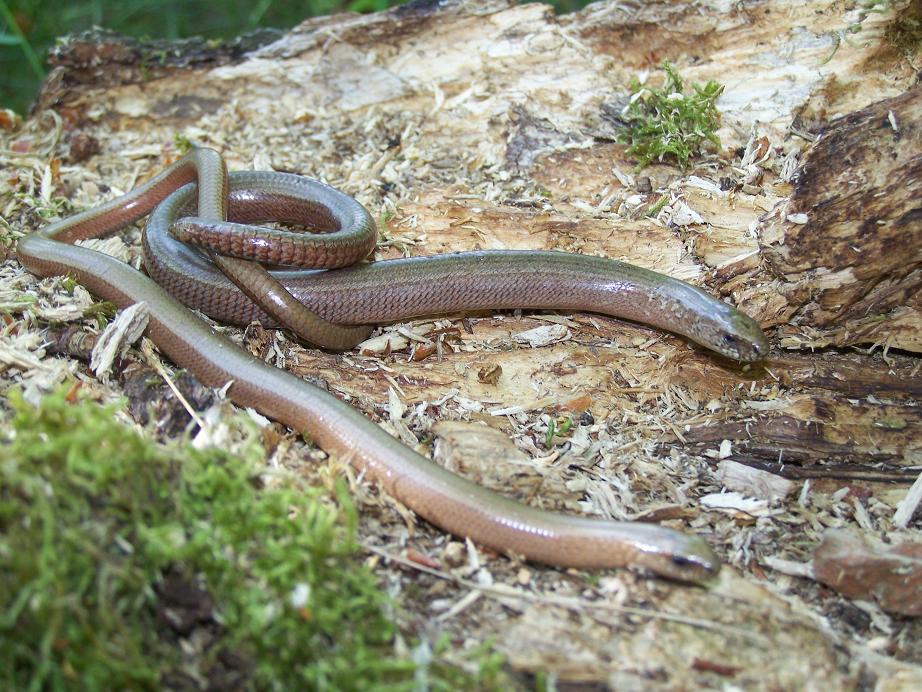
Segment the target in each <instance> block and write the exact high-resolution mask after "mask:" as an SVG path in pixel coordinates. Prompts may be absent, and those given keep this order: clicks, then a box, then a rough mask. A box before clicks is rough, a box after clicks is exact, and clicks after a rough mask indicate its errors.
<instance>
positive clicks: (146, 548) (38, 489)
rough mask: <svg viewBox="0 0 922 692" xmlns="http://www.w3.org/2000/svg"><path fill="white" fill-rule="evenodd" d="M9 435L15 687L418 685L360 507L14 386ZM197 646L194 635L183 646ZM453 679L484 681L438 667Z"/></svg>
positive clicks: (2, 673)
mask: <svg viewBox="0 0 922 692" xmlns="http://www.w3.org/2000/svg"><path fill="white" fill-rule="evenodd" d="M9 405H10V407H11V416H10V420H8V421H7V423H8V425H6V426H5V427H6V430H7V431H8V433H7V435H6V439H0V687H2V688H3V689H46V688H47V689H62V688H68V687H70V688H73V687H75V686H80V687H81V688H84V689H100V688H105V689H139V688H140V689H143V688H151V689H153V688H159V687H163V686H165V685H167V686H175V685H176V684H177V682H176V681H177V680H179V681H182V682H185V683H186V684H189V683H190V682H191V683H192V686H193V687H195V686H200V687H201V686H205V685H207V684H209V683H217V682H218V681H219V680H224V681H227V680H231V681H234V685H233V686H235V687H243V688H256V689H308V688H310V689H315V688H330V689H362V688H369V687H376V688H377V687H381V686H382V685H383V686H387V687H396V688H401V689H403V688H410V687H412V682H413V680H414V676H418V675H419V674H420V672H421V666H420V665H418V664H414V663H412V662H410V661H408V660H406V659H401V658H400V657H398V656H396V655H394V653H393V644H392V642H393V637H394V634H395V631H394V625H393V623H392V622H391V621H390V620H389V618H388V617H387V616H386V611H387V608H388V606H389V604H388V601H387V598H386V597H385V596H384V595H383V594H382V593H381V592H380V591H379V590H378V588H377V586H376V584H375V579H374V576H373V575H372V574H371V573H370V572H369V571H368V570H367V569H365V568H364V567H363V566H362V565H361V564H360V562H359V560H358V557H357V555H356V544H355V541H354V524H355V520H356V517H355V512H354V510H353V509H352V508H351V506H350V505H349V504H348V501H347V500H346V499H345V493H344V492H341V493H339V495H340V498H339V500H338V505H339V509H338V510H337V509H336V508H334V507H332V506H331V503H330V501H329V500H328V499H325V498H323V497H321V496H320V494H319V491H317V490H315V489H312V488H310V487H305V485H304V484H303V483H302V482H301V481H300V480H298V479H297V478H294V477H287V476H286V477H281V478H273V479H272V483H270V484H269V485H268V486H264V485H263V484H262V483H261V482H260V479H259V476H258V473H259V472H260V471H261V470H264V469H261V468H260V467H259V466H258V462H259V461H260V459H261V457H262V450H261V449H260V447H259V444H258V442H257V439H258V436H257V435H256V434H255V433H254V434H253V435H252V437H251V439H249V440H248V441H246V442H245V444H244V445H243V449H242V451H240V452H238V453H230V452H228V451H222V450H219V449H214V448H212V449H206V450H195V449H192V448H190V447H189V446H186V445H182V446H180V445H173V446H160V445H155V444H153V443H151V442H149V441H147V440H145V439H144V438H142V437H141V436H140V435H138V434H137V433H136V432H135V431H134V430H132V429H130V428H128V427H126V426H124V425H122V424H121V423H119V422H117V420H115V414H116V408H115V407H102V406H99V405H97V404H95V403H93V402H91V401H88V400H84V399H78V400H77V401H75V402H73V401H69V400H68V398H67V396H66V395H65V394H64V393H63V392H59V393H56V394H53V395H49V396H47V397H45V399H44V401H43V402H42V404H41V406H40V407H39V408H32V407H31V406H29V405H28V404H26V403H25V402H24V401H23V400H22V399H21V397H20V396H19V395H18V394H17V393H16V392H15V391H14V392H12V393H11V396H10V397H9ZM181 638H182V639H183V640H184V641H183V644H184V646H180V639H181ZM422 672H423V673H425V674H426V675H427V676H429V677H430V678H432V679H433V680H434V681H435V684H433V688H438V689H447V688H448V687H449V686H450V685H449V682H451V684H452V685H453V684H454V683H455V682H456V681H458V680H461V681H462V682H463V683H464V684H465V685H483V684H487V683H488V677H489V676H490V675H492V674H493V673H494V672H495V667H490V666H487V668H485V669H484V672H483V675H482V676H476V677H470V676H468V675H467V674H466V673H463V672H461V671H459V670H457V669H452V668H449V667H446V666H444V665H440V664H438V663H437V662H436V663H431V662H430V663H428V664H426V667H425V670H422Z"/></svg>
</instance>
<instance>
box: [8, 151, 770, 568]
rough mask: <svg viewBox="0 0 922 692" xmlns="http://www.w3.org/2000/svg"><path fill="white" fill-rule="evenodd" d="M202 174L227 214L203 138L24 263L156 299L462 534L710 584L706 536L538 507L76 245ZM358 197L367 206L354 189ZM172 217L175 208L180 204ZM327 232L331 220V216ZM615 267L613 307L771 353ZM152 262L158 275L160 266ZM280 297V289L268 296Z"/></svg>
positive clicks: (264, 403) (197, 354)
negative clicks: (464, 472) (420, 448)
mask: <svg viewBox="0 0 922 692" xmlns="http://www.w3.org/2000/svg"><path fill="white" fill-rule="evenodd" d="M194 175H197V176H198V182H199V187H200V194H199V201H198V214H199V216H200V217H202V218H203V219H205V225H208V224H220V222H222V221H223V220H224V216H225V211H226V208H227V207H226V199H227V192H226V191H227V176H226V170H225V167H224V163H223V160H222V159H221V158H220V156H219V155H218V154H217V153H216V152H209V151H208V150H196V151H194V152H192V153H191V154H190V155H188V156H187V157H184V158H183V159H181V160H180V161H177V162H176V163H175V164H174V165H173V166H171V167H170V168H168V169H166V170H165V171H164V172H163V173H161V174H160V175H158V176H157V177H155V178H153V179H152V180H151V181H150V182H148V183H147V184H145V185H144V186H142V187H141V188H138V190H136V191H135V192H132V193H129V194H128V195H126V196H125V197H124V198H122V199H119V200H114V201H112V202H109V203H107V204H105V205H103V206H101V207H99V208H97V209H94V210H90V211H88V212H84V213H83V214H79V215H77V216H75V217H72V218H71V219H66V220H63V221H60V222H57V223H55V224H52V225H51V226H49V227H48V228H46V229H44V230H42V231H40V232H37V233H33V234H32V235H31V236H28V237H26V238H24V239H22V240H21V241H20V243H19V246H18V250H17V251H18V255H19V258H20V261H21V262H22V263H23V265H24V266H25V267H26V268H27V269H29V270H30V271H32V272H34V273H36V274H39V275H42V276H50V275H61V274H69V275H72V276H74V277H75V278H77V279H78V280H79V281H81V282H82V283H83V284H84V285H85V286H86V287H87V288H88V289H89V290H90V291H92V292H94V293H96V294H98V295H101V296H103V297H104V298H106V299H107V300H110V301H112V302H114V303H116V304H117V305H119V306H120V307H122V308H124V307H126V306H128V305H131V304H134V303H136V302H139V301H146V302H147V303H148V305H149V308H150V314H149V326H148V334H149V335H150V337H151V338H152V339H153V341H154V342H155V343H156V344H157V345H158V346H159V347H160V348H161V349H162V350H163V351H164V352H165V353H166V354H167V355H168V356H169V357H170V358H171V359H172V360H173V361H174V362H175V363H176V364H178V365H180V366H181V367H185V368H188V369H189V370H191V371H192V372H193V373H195V375H196V376H197V377H198V378H199V379H200V380H201V381H202V382H203V383H205V384H206V385H208V386H212V387H221V386H224V385H225V384H227V383H228V382H232V385H231V386H230V388H229V390H228V393H229V396H230V397H231V399H232V400H233V401H235V402H236V403H238V404H240V405H243V406H252V407H253V408H255V409H257V410H258V411H260V412H261V413H263V414H264V415H266V416H269V417H270V418H274V419H276V420H279V421H281V422H283V423H285V424H287V425H289V426H291V427H292V428H294V429H296V430H300V431H302V432H304V433H306V434H309V435H310V436H311V437H312V438H314V439H315V440H316V441H317V442H318V443H319V444H320V445H321V446H322V447H323V448H324V449H326V450H328V451H330V452H333V453H337V454H342V455H344V456H345V458H348V459H349V460H350V461H351V462H352V463H353V464H355V465H356V466H357V467H358V468H359V469H362V470H364V471H366V472H367V473H368V474H369V476H370V477H371V478H372V479H374V480H375V481H377V482H378V483H380V484H381V485H382V487H383V488H384V489H385V490H386V491H387V492H388V493H390V494H391V495H392V496H394V497H395V498H397V499H398V500H400V501H401V502H403V503H404V504H406V505H407V506H408V507H410V508H411V509H413V510H414V511H416V512H417V513H418V514H420V515H421V516H422V517H424V518H426V519H428V520H429V521H431V522H432V523H434V524H436V525H437V526H440V527H441V528H443V529H445V530H447V531H449V532H451V533H454V534H456V535H459V536H465V537H469V538H471V539H472V540H474V541H476V542H478V543H481V544H483V545H486V546H489V547H491V548H494V549H497V550H501V551H510V552H513V553H516V554H520V555H524V556H525V557H526V558H528V559H531V560H535V561H538V562H543V563H549V564H554V565H560V566H571V567H621V566H628V565H633V566H638V567H642V568H645V569H648V570H650V571H652V572H654V573H656V574H659V575H663V576H666V577H671V578H674V579H679V580H684V581H690V582H703V581H705V580H707V579H709V578H711V577H712V576H713V575H714V574H716V572H717V571H718V569H719V561H718V560H717V557H716V555H715V554H714V552H713V551H712V549H711V548H710V546H709V545H708V544H707V543H706V542H705V541H704V540H703V539H701V538H699V537H696V536H690V535H687V534H683V533H680V532H677V531H673V530H670V529H666V528H662V527H659V526H655V525H650V524H641V523H631V522H610V521H601V520H596V519H588V518H584V517H571V516H563V515H559V514H553V513H550V512H545V511H540V510H536V509H533V508H531V507H527V506H525V505H521V504H519V503H517V502H513V501H511V500H508V499H506V498H504V497H502V496H500V495H497V494H495V493H493V492H491V491H488V490H486V489H484V488H482V487H480V486H478V485H476V484H474V483H471V482H470V481H467V480H465V479H463V478H461V477H459V476H456V475H454V474H452V473H450V472H448V471H446V470H444V469H442V468H441V467H439V466H437V465H435V464H433V463H432V462H430V461H429V460H428V459H426V458H425V457H423V456H421V455H419V454H416V453H415V452H413V451H412V450H410V449H408V448H407V447H405V446H404V445H403V444H401V443H400V442H399V441H397V440H395V439H394V438H392V437H391V436H390V435H388V434H387V433H386V432H385V431H384V430H383V429H381V428H380V427H378V426H377V425H375V424H374V423H373V422H371V421H370V420H368V419H366V418H365V417H364V416H362V415H361V414H360V413H359V412H358V411H356V410H355V409H353V408H351V407H350V406H348V405H347V404H345V403H343V402H341V401H340V400H338V399H336V398H335V397H333V396H331V395H329V394H327V393H326V392H324V391H321V390H320V389H318V388H316V387H314V386H312V385H310V384H307V383H306V382H304V381H302V380H300V379H298V378H296V377H293V376H292V375H290V374H288V373H286V372H284V371H281V370H278V369H276V368H273V367H271V366H268V365H266V364H265V363H263V362H262V361H260V360H258V359H256V358H254V357H252V356H250V355H249V354H248V353H246V352H245V351H243V350H242V349H240V348H238V347H237V346H235V345H234V344H233V343H231V342H230V341H229V340H228V339H226V338H224V337H223V336H220V335H218V334H216V333H215V332H213V331H212V329H211V328H210V327H209V326H208V325H207V324H206V323H205V322H203V321H202V320H200V319H198V318H197V317H195V315H193V314H192V313H191V312H190V311H189V310H188V309H187V308H185V307H184V306H183V305H182V304H181V303H180V302H179V301H177V300H176V299H175V298H173V297H172V296H171V295H169V294H168V293H166V292H165V291H164V289H163V288H161V287H160V286H158V285H157V284H156V283H154V282H153V281H152V280H151V279H149V278H148V277H146V276H144V275H143V274H141V273H139V272H137V271H135V270H134V269H132V268H131V267H129V266H127V265H125V264H123V263H121V262H119V261H117V260H115V259H113V258H111V257H109V256H107V255H103V254H100V253H97V252H94V251H92V250H88V249H85V248H81V247H77V246H74V245H71V244H69V243H71V242H73V241H75V240H78V239H82V238H90V237H96V236H98V235H103V234H105V233H110V232H112V231H114V230H116V229H118V228H120V227H122V226H124V225H125V224H127V223H130V222H132V221H134V220H136V219H138V218H140V217H141V216H143V215H145V214H147V213H148V212H149V211H150V210H151V209H152V208H153V206H154V205H156V204H159V203H160V202H161V201H162V200H163V199H164V197H165V196H166V195H167V194H169V193H170V192H172V190H173V189H175V188H176V187H178V186H180V185H183V184H185V183H187V182H188V181H189V179H190V178H191V177H192V176H194ZM254 176H255V177H254ZM267 176H269V177H267ZM260 181H262V182H260ZM232 182H233V183H235V184H236V185H237V186H238V191H246V192H243V193H242V194H241V195H240V197H241V198H246V197H247V196H248V195H249V196H251V197H256V198H259V199H260V200H261V202H260V203H261V204H262V205H263V211H262V212H255V216H256V217H259V218H262V217H263V215H264V213H265V209H266V208H267V207H268V208H269V209H270V210H271V211H273V212H275V211H278V212H279V213H280V214H281V216H282V217H283V220H290V219H287V218H285V216H286V213H287V214H289V215H290V211H291V208H292V207H297V208H298V209H299V210H301V211H306V212H307V213H308V216H309V217H312V218H313V219H314V220H316V219H318V218H319V219H320V221H321V223H323V222H324V220H325V219H324V214H325V215H326V221H328V220H329V218H331V217H332V218H336V217H337V215H339V216H340V219H341V220H340V221H339V222H338V223H339V226H340V228H343V227H347V226H348V223H347V222H345V221H343V220H342V219H344V217H343V216H342V214H341V213H340V212H343V210H344V209H345V213H346V214H348V213H357V212H354V208H353V207H352V206H351V205H350V203H349V201H348V200H349V198H347V197H346V196H345V195H342V193H339V192H338V191H335V190H333V189H332V188H329V187H327V186H324V185H321V184H319V183H314V182H313V181H306V180H305V179H303V178H299V177H297V176H286V175H283V174H266V173H262V174H259V173H256V174H238V175H237V176H236V177H235V178H234V179H233V180H232ZM270 184H271V185H273V186H274V187H272V188H271V189H268V192H267V188H266V187H264V186H268V185H270ZM247 185H250V186H251V187H249V188H247V187H246V186H247ZM191 190H192V188H188V189H187V191H186V192H185V193H183V194H186V195H191V194H192V192H191ZM286 200H287V204H286ZM292 200H299V201H292ZM185 204H186V202H185V201H183V202H181V203H177V202H176V201H175V199H174V201H173V202H172V203H169V201H168V203H165V204H162V205H160V207H158V208H157V210H155V211H154V214H153V216H152V221H151V224H152V225H156V224H157V223H159V221H158V219H162V218H163V215H164V214H165V213H166V212H163V208H164V207H168V208H169V209H168V210H167V211H169V212H170V214H173V213H178V211H180V210H182V209H184V208H185ZM351 204H352V205H355V206H358V205H357V203H355V202H354V201H353V202H352V203H351ZM337 205H339V206H337ZM343 205H345V206H343ZM286 210H288V212H286ZM350 210H352V211H351V212H350ZM167 216H169V214H167ZM359 216H360V215H359ZM172 218H175V217H172V216H170V219H171V220H172ZM243 218H244V219H245V220H252V219H253V218H254V215H253V214H251V215H249V216H247V215H246V214H244V216H243ZM322 230H331V229H329V224H327V228H326V229H322ZM247 232H249V231H247ZM62 241H63V242H62ZM515 254H518V255H521V254H529V253H515ZM530 254H531V255H532V257H531V259H532V262H531V265H530V271H539V272H540V271H541V264H540V262H541V261H542V260H543V259H544V255H546V254H557V255H563V253H530ZM563 256H564V257H567V258H570V257H572V256H568V255H563ZM449 257H452V258H457V259H458V261H460V262H462V263H463V262H464V261H466V258H465V257H464V256H463V255H454V256H449ZM148 259H150V256H148ZM224 259H225V260H226V259H227V258H224ZM589 259H594V258H589ZM442 261H443V262H444V261H445V260H442ZM475 261H476V262H479V261H480V260H479V259H476V260H475ZM535 261H537V262H538V264H535ZM377 264H386V263H383V262H382V263H377ZM372 266H374V265H372ZM413 266H415V267H416V269H415V272H416V273H417V274H421V275H422V276H423V277H424V278H426V279H427V280H428V281H431V280H432V274H431V273H430V272H429V270H428V269H427V265H425V264H417V265H413ZM465 266H466V265H465ZM506 269H507V270H508V266H507V267H506ZM611 269H612V272H613V273H612V275H611V276H609V277H608V281H607V288H608V294H609V296H610V297H613V298H614V299H615V300H614V302H613V307H612V306H609V309H608V310H606V312H608V313H609V314H615V315H618V316H628V317H635V318H636V313H635V312H634V311H632V310H631V309H630V308H631V306H630V299H636V298H637V297H638V296H641V297H642V296H644V295H646V296H647V303H646V305H645V306H644V307H646V308H647V309H650V308H651V307H652V308H653V315H652V317H653V318H654V319H645V320H644V321H646V322H653V323H654V324H657V323H658V324H660V325H663V326H667V327H669V328H672V329H674V330H676V331H680V332H681V333H688V335H689V336H691V337H692V338H694V339H696V340H697V341H699V342H701V343H703V344H705V345H707V346H709V347H710V348H712V349H715V350H718V351H720V352H721V353H724V354H728V353H729V354H731V355H734V356H736V357H742V358H747V359H751V358H752V357H753V356H755V357H758V356H759V355H764V353H765V352H766V350H767V343H766V341H765V337H764V335H762V333H761V331H760V330H759V328H758V326H756V325H755V323H754V322H753V321H752V320H751V319H749V318H748V317H746V316H745V315H742V314H741V313H739V312H737V311H735V310H733V309H732V308H729V306H726V305H725V304H723V303H721V302H720V301H717V300H716V299H713V298H711V297H710V296H708V295H707V294H706V293H704V292H702V291H698V290H697V289H694V288H693V287H691V286H688V285H687V284H684V283H682V282H678V281H675V280H673V279H669V278H668V277H665V276H661V275H658V274H654V273H653V272H646V271H644V270H640V269H639V268H636V267H632V266H631V265H625V264H624V263H619V262H612V263H611ZM151 273H152V274H156V272H155V271H153V270H151ZM508 273H509V272H508V271H507V274H508ZM376 275H377V276H379V277H380V276H381V275H380V274H376ZM637 277H640V279H642V280H638V278H637ZM651 282H652V283H651ZM638 284H639V285H638ZM250 288H251V289H252V288H253V286H252V285H250ZM558 288H559V287H558ZM180 290H182V289H181V287H180ZM282 290H283V291H284V289H282ZM250 292H251V291H247V293H250ZM378 292H379V293H381V294H382V295H394V294H393V291H392V289H391V288H390V287H387V286H385V285H379V286H378ZM651 292H652V294H653V295H652V296H651V295H649V294H650V293H651ZM273 300H274V299H273V298H270V299H269V302H272V301H273ZM261 306H262V304H261ZM593 307H594V306H593ZM280 312H281V313H284V310H282V311H280ZM683 317H684V318H685V320H686V321H688V322H690V323H692V322H693V323H694V324H695V325H697V324H699V323H704V324H705V325H707V327H708V328H707V330H705V331H701V330H700V329H699V328H698V327H695V326H694V325H692V324H687V325H685V324H681V323H678V322H677V320H681V319H682V318H683ZM322 324H326V323H322ZM329 326H331V327H332V325H329ZM683 329H684V331H683Z"/></svg>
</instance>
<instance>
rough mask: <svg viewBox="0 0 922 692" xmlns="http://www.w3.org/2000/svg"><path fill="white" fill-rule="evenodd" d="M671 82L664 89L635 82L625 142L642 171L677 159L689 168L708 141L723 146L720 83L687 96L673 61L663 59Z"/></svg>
mask: <svg viewBox="0 0 922 692" xmlns="http://www.w3.org/2000/svg"><path fill="white" fill-rule="evenodd" d="M661 67H662V69H663V70H664V71H665V72H666V81H665V83H664V84H663V86H662V87H661V88H659V89H654V88H650V87H645V86H643V85H641V84H640V82H638V81H637V80H634V81H633V82H631V91H632V92H633V93H632V96H631V101H630V104H629V105H628V107H627V109H626V110H625V112H624V114H623V119H624V121H625V127H624V129H623V130H622V133H621V135H620V136H619V139H620V141H622V142H624V143H626V144H629V145H630V146H628V148H627V153H628V154H629V155H631V156H636V157H637V160H638V164H637V167H638V169H640V168H643V167H644V166H646V165H647V164H649V163H650V162H651V161H664V160H666V159H674V160H675V161H676V162H677V163H678V164H679V165H680V166H682V167H683V168H685V167H687V166H688V161H689V159H690V158H691V157H692V156H693V155H694V154H697V153H700V151H701V147H702V145H703V144H704V143H705V142H711V143H713V144H714V145H715V146H718V147H719V146H720V140H719V139H718V138H717V135H716V134H715V131H716V129H717V127H718V126H719V124H720V113H719V112H718V111H717V106H716V102H717V98H718V97H719V96H720V94H721V93H722V92H723V86H722V85H720V84H718V83H717V82H714V81H708V83H707V84H704V85H701V84H693V85H692V93H690V94H689V93H685V85H684V83H683V81H682V78H681V77H680V76H679V74H678V73H677V72H676V71H675V69H674V68H673V67H672V65H670V64H669V62H668V61H665V60H664V61H663V63H662V65H661Z"/></svg>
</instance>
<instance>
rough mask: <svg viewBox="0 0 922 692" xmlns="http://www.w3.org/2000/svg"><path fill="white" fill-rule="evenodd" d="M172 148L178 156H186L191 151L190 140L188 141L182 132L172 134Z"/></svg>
mask: <svg viewBox="0 0 922 692" xmlns="http://www.w3.org/2000/svg"><path fill="white" fill-rule="evenodd" d="M173 146H175V147H176V151H178V152H179V153H180V154H188V153H189V152H190V151H192V146H193V145H192V140H190V139H189V138H188V137H186V135H184V134H183V133H182V132H174V133H173Z"/></svg>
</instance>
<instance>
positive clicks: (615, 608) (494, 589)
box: [362, 543, 770, 644]
mask: <svg viewBox="0 0 922 692" xmlns="http://www.w3.org/2000/svg"><path fill="white" fill-rule="evenodd" d="M362 547H363V548H364V549H365V550H367V551H369V552H371V553H374V554H376V555H380V556H381V557H383V558H384V559H385V560H391V561H393V562H396V563H397V564H400V565H403V566H404V567H409V568H410V569H414V570H417V571H418V572H423V573H425V574H428V575H430V576H433V577H437V578H438V579H444V580H446V581H450V582H454V583H455V584H457V585H458V586H463V587H465V588H468V589H475V590H477V591H479V592H481V593H483V594H485V595H488V596H493V597H494V598H518V599H520V600H523V601H529V602H531V603H549V604H551V605H557V606H561V607H563V608H568V609H570V610H574V611H587V612H589V614H590V615H591V611H592V610H607V611H610V612H614V613H623V614H625V615H636V616H639V617H645V618H650V619H651V620H665V621H668V622H675V623H677V624H680V625H687V626H689V627H697V628H699V629H707V630H713V631H715V632H721V633H723V634H727V635H733V636H737V637H743V638H745V639H749V640H751V641H754V642H757V643H761V644H768V643H769V642H770V640H769V639H768V637H764V636H762V635H761V634H756V633H755V632H750V631H748V630H744V629H741V628H739V627H731V626H729V625H723V624H721V623H719V622H714V621H713V620H704V619H702V618H694V617H690V616H687V615H681V614H679V613H667V612H664V611H661V610H649V609H645V608H632V607H631V606H619V605H615V604H613V603H605V602H603V601H587V600H585V599H581V598H572V597H569V596H557V595H555V594H549V593H529V592H527V591H520V590H518V589H514V588H512V587H507V588H502V587H499V586H490V585H484V584H478V583H476V582H473V581H470V580H468V579H464V578H462V577H458V576H455V575H454V574H451V573H450V572H445V571H443V570H439V569H434V568H432V567H426V566H425V565H421V564H419V563H416V562H413V561H412V560H407V559H406V558H403V557H400V556H399V555H394V554H393V553H389V552H387V551H385V550H383V549H382V548H378V547H377V546H373V545H369V544H368V543H362Z"/></svg>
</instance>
